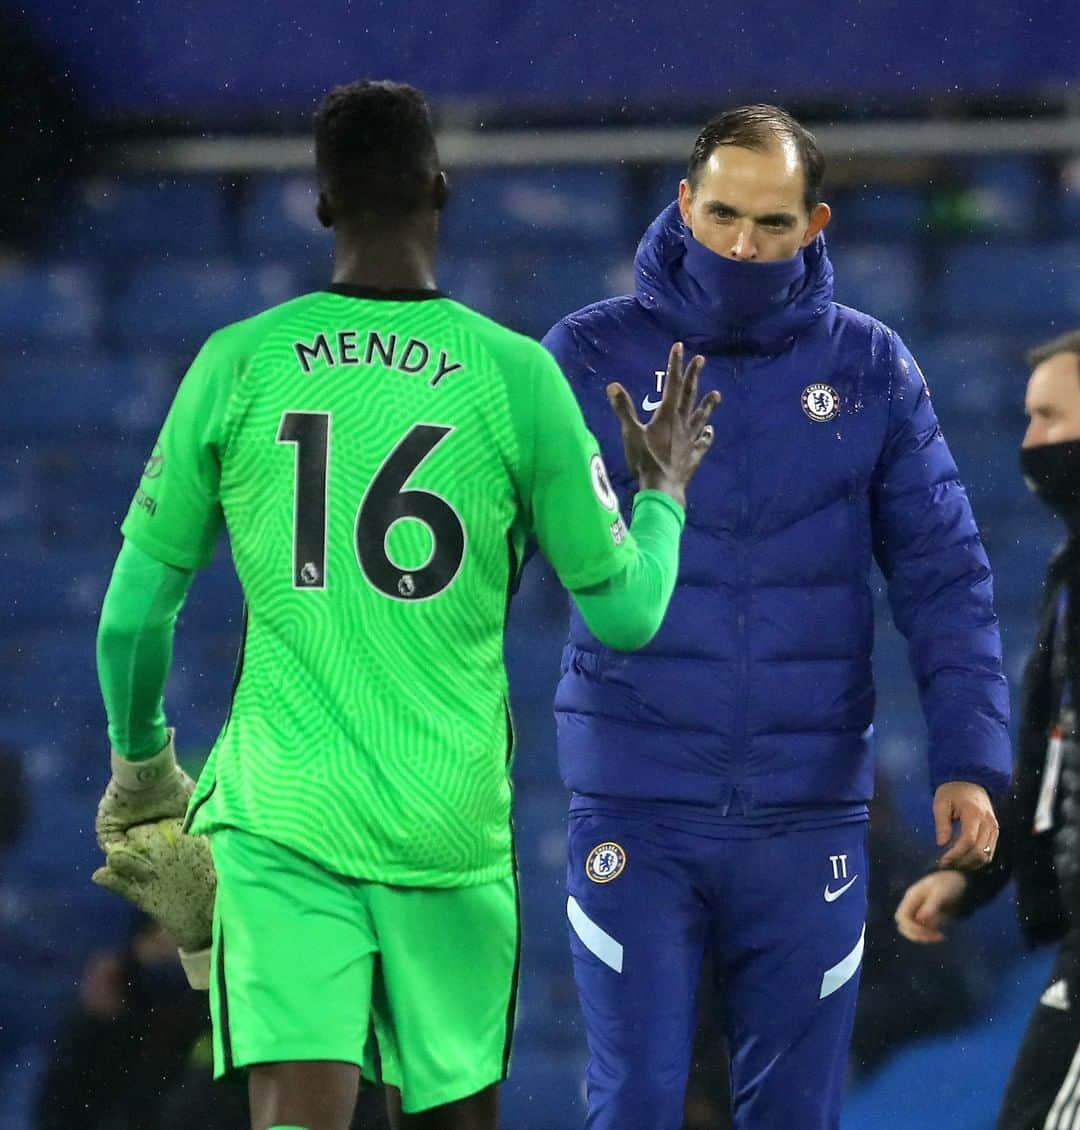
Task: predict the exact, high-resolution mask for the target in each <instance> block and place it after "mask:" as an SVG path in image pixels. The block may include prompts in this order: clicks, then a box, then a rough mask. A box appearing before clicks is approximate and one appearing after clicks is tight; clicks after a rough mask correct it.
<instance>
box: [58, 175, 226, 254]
mask: <svg viewBox="0 0 1080 1130" xmlns="http://www.w3.org/2000/svg"><path fill="white" fill-rule="evenodd" d="M50 240H51V245H52V246H55V247H58V248H60V249H61V250H62V252H63V253H64V254H78V255H92V256H95V257H97V258H101V259H106V260H111V259H115V260H117V261H119V262H126V261H127V260H128V259H130V258H131V257H132V256H138V255H145V256H147V257H148V258H149V257H155V256H161V255H183V256H187V257H189V258H190V257H192V256H205V257H212V256H216V255H220V254H221V253H222V252H223V251H224V250H225V249H226V244H227V226H226V217H225V209H224V199H223V195H222V191H221V186H220V184H219V183H218V181H217V180H216V179H213V178H208V177H193V178H187V179H181V180H151V179H145V178H144V179H139V178H132V179H130V180H122V181H116V180H91V181H87V182H85V183H83V184H82V185H80V186H79V187H78V189H77V190H76V192H75V195H74V199H72V200H71V201H70V203H69V205H68V207H67V208H65V209H64V210H63V211H62V212H61V213H59V215H58V219H57V223H56V226H55V228H54V230H53V232H52V234H51V237H50Z"/></svg>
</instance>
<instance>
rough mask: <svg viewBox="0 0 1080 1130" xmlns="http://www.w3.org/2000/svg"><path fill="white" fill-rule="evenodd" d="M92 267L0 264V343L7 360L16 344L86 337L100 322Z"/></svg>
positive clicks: (62, 342)
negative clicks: (2, 345)
mask: <svg viewBox="0 0 1080 1130" xmlns="http://www.w3.org/2000/svg"><path fill="white" fill-rule="evenodd" d="M101 315H102V304H101V299H100V295H99V289H98V278H97V274H96V272H95V271H94V270H93V269H91V268H89V267H83V266H76V265H74V264H71V263H55V264H50V265H46V264H42V263H35V264H33V265H24V264H19V263H8V264H6V265H4V266H0V342H3V343H4V345H5V352H6V353H7V354H8V356H9V357H12V358H13V360H16V361H17V360H18V356H19V355H18V354H15V353H14V350H15V348H16V347H23V348H25V347H26V346H28V345H33V344H34V343H38V342H48V343H49V345H51V346H57V345H59V346H68V347H70V346H75V345H82V344H84V343H86V342H89V341H92V340H93V338H94V335H95V334H96V333H97V331H98V327H99V325H100V322H101Z"/></svg>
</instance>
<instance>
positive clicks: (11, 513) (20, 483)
mask: <svg viewBox="0 0 1080 1130" xmlns="http://www.w3.org/2000/svg"><path fill="white" fill-rule="evenodd" d="M40 509H41V506H40V499H39V498H38V496H37V493H36V492H35V490H34V475H33V466H32V462H31V460H30V459H29V458H28V457H27V450H26V447H25V445H23V444H19V443H17V442H16V443H3V444H0V529H3V530H4V533H5V539H6V546H10V545H11V544H12V541H13V540H17V539H20V538H23V539H30V538H32V537H34V535H36V534H37V533H38V531H39V530H40ZM3 552H4V551H3V550H0V560H2V559H3Z"/></svg>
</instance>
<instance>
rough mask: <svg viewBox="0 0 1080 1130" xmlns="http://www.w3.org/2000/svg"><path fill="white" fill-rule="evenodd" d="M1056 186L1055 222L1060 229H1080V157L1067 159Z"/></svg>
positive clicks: (1070, 230) (1069, 230) (1072, 230)
mask: <svg viewBox="0 0 1080 1130" xmlns="http://www.w3.org/2000/svg"><path fill="white" fill-rule="evenodd" d="M1055 187H1056V193H1055V200H1054V204H1055V207H1054V211H1053V217H1054V223H1055V224H1056V225H1057V228H1058V230H1059V231H1063V232H1075V231H1080V157H1073V158H1072V159H1071V160H1070V161H1066V163H1065V165H1064V167H1063V168H1062V170H1061V175H1060V177H1059V179H1058V183H1057V185H1056V186H1055Z"/></svg>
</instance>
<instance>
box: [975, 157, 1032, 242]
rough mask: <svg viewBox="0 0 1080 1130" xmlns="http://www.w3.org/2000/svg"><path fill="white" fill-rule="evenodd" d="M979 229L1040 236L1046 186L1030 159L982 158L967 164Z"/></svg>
mask: <svg viewBox="0 0 1080 1130" xmlns="http://www.w3.org/2000/svg"><path fill="white" fill-rule="evenodd" d="M962 171H963V173H964V174H965V176H966V178H967V179H968V182H969V184H970V191H971V193H972V196H973V204H974V207H975V210H976V213H977V216H978V220H979V223H980V225H983V226H986V227H989V228H991V229H993V230H994V231H997V232H1008V233H1011V234H1014V235H1034V234H1037V233H1038V226H1039V220H1040V218H1041V216H1042V215H1043V212H1044V207H1043V199H1044V193H1045V190H1046V186H1045V185H1044V183H1043V177H1042V173H1041V171H1040V168H1039V165H1038V164H1037V163H1036V161H1035V159H1034V158H1031V157H979V158H976V159H974V160H970V161H967V162H965V163H964V165H963V170H962Z"/></svg>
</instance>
